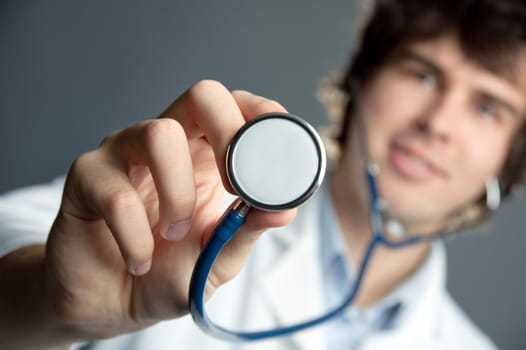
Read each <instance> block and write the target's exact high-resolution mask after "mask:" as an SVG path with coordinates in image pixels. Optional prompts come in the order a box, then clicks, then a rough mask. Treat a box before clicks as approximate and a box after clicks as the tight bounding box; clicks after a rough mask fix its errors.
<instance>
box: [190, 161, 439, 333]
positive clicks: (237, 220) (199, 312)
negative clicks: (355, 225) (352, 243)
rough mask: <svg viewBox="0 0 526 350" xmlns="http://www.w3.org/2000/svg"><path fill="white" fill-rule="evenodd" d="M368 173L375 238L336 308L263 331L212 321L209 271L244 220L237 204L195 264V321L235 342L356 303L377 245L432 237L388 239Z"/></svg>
mask: <svg viewBox="0 0 526 350" xmlns="http://www.w3.org/2000/svg"><path fill="white" fill-rule="evenodd" d="M366 173H367V174H366V177H367V185H368V189H369V196H370V218H371V226H372V229H373V238H372V239H371V241H370V243H369V246H368V247H367V251H366V253H365V256H364V258H363V260H362V262H361V264H360V267H359V269H358V275H357V277H356V281H355V283H354V285H353V287H352V289H351V290H350V291H349V295H348V296H347V297H346V298H345V299H344V300H343V302H342V303H341V304H340V305H339V306H337V307H335V308H334V309H332V310H330V311H328V312H327V313H325V314H323V315H321V316H319V317H316V318H313V319H310V320H307V321H304V322H300V323H297V324H293V325H290V326H285V327H280V328H275V329H269V330H262V331H254V332H236V331H233V330H229V329H226V328H224V327H221V326H219V325H217V324H215V323H214V322H212V321H211V320H210V318H209V317H208V315H207V314H206V312H205V300H204V294H205V287H206V282H207V280H208V275H209V273H210V270H211V269H212V266H213V264H214V261H215V260H216V258H217V256H218V255H219V253H220V252H221V249H222V248H223V247H224V246H225V244H227V243H228V241H229V240H230V239H231V238H232V237H233V236H234V234H235V233H236V232H237V230H238V229H239V227H240V226H241V225H242V224H243V222H244V221H245V215H244V214H245V213H243V212H240V211H239V210H237V209H236V208H235V207H233V208H232V209H230V210H229V211H228V212H227V214H226V215H225V216H224V218H223V219H222V220H221V222H220V223H219V225H218V226H217V227H216V229H215V231H214V233H213V234H212V236H211V238H210V239H209V241H208V242H207V244H206V246H205V248H204V249H203V251H202V252H201V254H200V256H199V258H198V259H197V262H196V265H195V267H194V271H193V274H192V278H191V281H190V290H189V304H190V313H191V315H192V318H193V319H194V322H195V323H196V324H197V325H198V326H199V327H200V328H201V329H203V330H204V331H205V332H206V333H208V334H210V335H213V336H215V337H218V338H221V339H224V340H228V341H235V342H239V341H255V340H262V339H267V338H272V337H278V336H284V335H290V334H292V333H295V332H298V331H301V330H305V329H307V328H310V327H313V326H316V325H319V324H321V323H323V322H326V321H328V320H330V319H332V318H334V317H336V316H338V315H339V314H341V313H342V312H343V311H344V310H345V309H346V308H347V307H348V306H349V305H351V304H352V303H353V301H354V299H355V297H356V295H357V293H358V291H359V289H360V286H361V283H362V280H363V277H364V275H365V271H366V270H367V267H368V264H369V261H370V258H371V256H372V253H373V252H374V249H375V248H376V246H377V245H378V244H381V245H384V246H387V247H389V248H394V249H396V248H402V247H405V246H409V245H413V244H416V243H418V242H421V241H422V240H426V239H429V238H427V237H425V236H422V235H415V236H411V237H409V238H405V239H403V240H400V241H396V242H394V241H391V240H389V239H388V238H387V237H386V236H385V234H384V232H383V220H382V204H381V199H380V195H379V193H378V188H377V184H376V171H375V169H374V166H373V165H372V164H369V165H368V166H367V167H366Z"/></svg>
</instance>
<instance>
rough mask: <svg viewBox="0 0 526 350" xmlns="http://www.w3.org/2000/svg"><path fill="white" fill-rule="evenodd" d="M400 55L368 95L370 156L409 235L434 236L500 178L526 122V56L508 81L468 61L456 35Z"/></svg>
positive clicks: (420, 44) (365, 106) (364, 112)
mask: <svg viewBox="0 0 526 350" xmlns="http://www.w3.org/2000/svg"><path fill="white" fill-rule="evenodd" d="M395 56H396V57H395V58H393V60H390V61H389V63H387V64H386V65H385V66H384V67H383V68H381V69H380V70H379V72H377V74H376V75H375V76H374V77H373V79H372V80H371V81H369V82H368V84H367V85H366V87H365V90H364V91H363V92H362V97H363V98H362V105H361V107H362V116H363V117H364V120H365V126H366V130H367V134H368V135H367V140H368V147H369V150H368V151H369V154H370V156H371V158H372V159H373V160H374V161H375V162H376V163H377V164H378V165H379V168H380V176H379V186H380V191H381V193H382V195H383V197H384V198H385V199H386V200H387V203H388V205H389V209H390V212H391V213H392V214H393V215H394V216H395V217H396V218H398V219H399V220H400V221H401V222H402V223H403V224H405V225H406V226H407V227H408V228H409V229H411V230H417V231H420V232H425V231H434V230H437V229H440V228H441V227H442V225H443V223H444V221H445V220H446V218H447V217H448V216H449V215H451V213H452V212H454V211H457V210H460V209H462V208H466V207H468V206H470V205H472V204H473V203H474V202H475V201H476V200H477V199H478V198H480V195H481V194H482V193H483V191H484V188H485V187H484V186H485V185H484V184H485V181H486V180H487V179H489V178H491V177H495V176H498V175H499V172H500V170H501V168H502V166H503V164H504V162H505V160H506V156H507V153H508V151H509V148H510V144H511V141H512V139H513V138H514V136H515V134H516V132H517V130H518V129H519V128H520V126H521V125H522V123H523V122H524V115H525V113H526V94H525V91H526V60H525V59H524V58H526V55H525V54H524V53H522V56H521V57H520V58H519V59H517V60H516V67H514V68H515V69H514V70H513V73H511V74H509V75H508V76H505V75H497V74H495V73H492V72H490V71H489V70H487V69H485V68H483V67H482V66H480V65H478V64H477V63H475V62H474V61H471V60H469V59H468V58H467V57H465V56H464V54H463V52H462V51H461V49H460V47H459V46H458V42H457V40H456V38H455V37H453V36H448V37H443V38H439V39H434V40H430V41H425V42H418V43H414V44H411V45H408V46H407V47H405V48H404V49H402V50H400V52H399V53H398V54H397V55H395ZM354 136H355V135H353V136H352V137H354ZM350 152H351V153H353V154H354V156H351V159H355V160H356V159H358V155H357V154H356V147H353V150H350ZM353 162H355V161H353Z"/></svg>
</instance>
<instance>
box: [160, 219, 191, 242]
mask: <svg viewBox="0 0 526 350" xmlns="http://www.w3.org/2000/svg"><path fill="white" fill-rule="evenodd" d="M189 228H190V222H189V221H187V220H185V221H181V222H178V223H176V224H170V226H168V230H167V231H166V234H165V237H166V238H168V239H174V240H178V239H181V238H183V237H184V236H185V235H186V233H187V232H188V229H189Z"/></svg>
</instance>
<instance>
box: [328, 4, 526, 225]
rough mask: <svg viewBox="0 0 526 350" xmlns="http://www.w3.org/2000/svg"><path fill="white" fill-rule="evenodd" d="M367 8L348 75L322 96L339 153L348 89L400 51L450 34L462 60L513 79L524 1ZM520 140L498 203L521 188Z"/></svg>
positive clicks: (349, 110) (523, 160)
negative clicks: (333, 119)
mask: <svg viewBox="0 0 526 350" xmlns="http://www.w3.org/2000/svg"><path fill="white" fill-rule="evenodd" d="M371 5H372V7H371V13H370V16H369V17H368V20H367V22H366V23H365V26H364V27H363V29H362V32H361V37H360V38H358V45H357V50H356V52H355V55H354V57H353V58H352V60H351V62H350V65H349V67H348V69H347V70H346V72H345V73H344V75H343V76H342V77H340V78H339V79H337V81H336V82H335V83H333V84H331V86H332V87H333V88H336V89H332V90H330V92H329V93H327V92H328V91H329V90H327V89H323V88H322V90H321V91H322V99H324V100H325V102H328V103H326V104H328V107H329V109H330V110H332V111H333V112H334V110H335V109H336V110H338V111H339V113H337V114H340V116H341V117H340V121H339V124H338V128H337V129H336V132H335V133H334V132H333V140H334V141H336V145H337V148H338V149H342V148H343V146H344V145H345V144H346V142H347V135H349V132H348V130H347V129H348V128H350V127H352V125H353V116H354V114H355V113H354V111H355V101H354V100H353V99H352V98H350V96H351V95H352V91H351V90H352V86H353V84H354V85H357V86H364V85H366V84H367V82H368V81H369V80H370V78H371V77H372V76H373V75H374V74H375V73H376V72H377V71H378V70H379V68H381V67H382V66H383V65H384V64H385V63H386V62H387V60H389V59H390V57H391V55H392V54H393V53H394V51H395V50H396V49H397V48H399V47H400V46H402V45H407V44H409V43H413V42H416V41H421V40H429V39H434V38H439V37H442V36H446V35H451V34H453V35H455V37H456V38H458V41H459V43H460V46H461V48H462V50H463V52H464V54H465V55H466V56H467V57H469V58H470V59H472V60H473V61H475V62H477V63H478V64H480V65H481V66H483V67H485V68H486V69H489V70H490V71H492V72H495V73H497V74H499V75H509V74H513V72H511V71H510V69H512V68H513V67H516V63H517V57H518V54H519V51H520V50H522V49H523V48H524V47H526V46H525V45H526V1H525V0H373V1H372V4H371ZM342 97H343V98H342ZM327 100H328V101H327ZM329 112H330V111H329ZM333 114H334V113H333ZM524 135H526V125H523V126H522V130H520V131H519V132H518V133H517V136H516V137H515V139H514V141H513V144H512V146H511V149H510V153H509V155H508V158H507V160H506V162H505V165H504V167H503V169H502V172H501V174H500V176H499V184H500V187H501V193H502V197H503V198H505V197H508V196H509V195H510V193H512V191H513V190H514V189H516V188H517V187H518V186H519V185H521V186H522V185H523V183H524V178H525V176H524V175H525V170H526V138H525V137H524ZM329 148H330V146H329ZM484 200H485V197H484V196H483V197H482V198H481V200H480V202H479V204H480V205H479V206H478V210H477V213H476V214H471V215H470V217H471V219H468V220H467V221H470V222H471V224H473V223H475V222H480V221H481V220H480V219H482V218H484V217H485V216H487V215H485V214H488V212H487V209H486V208H485V205H482V204H483V203H484ZM462 221H464V222H463V224H462V226H465V223H466V222H465V221H466V220H465V219H464V220H462Z"/></svg>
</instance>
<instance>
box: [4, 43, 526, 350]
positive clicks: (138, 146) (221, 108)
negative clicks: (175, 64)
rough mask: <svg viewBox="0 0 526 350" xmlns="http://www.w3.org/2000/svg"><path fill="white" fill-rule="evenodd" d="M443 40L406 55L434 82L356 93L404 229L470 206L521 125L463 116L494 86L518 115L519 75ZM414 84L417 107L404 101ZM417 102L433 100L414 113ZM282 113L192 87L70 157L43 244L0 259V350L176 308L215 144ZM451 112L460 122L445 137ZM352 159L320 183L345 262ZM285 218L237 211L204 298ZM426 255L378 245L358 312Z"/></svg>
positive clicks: (210, 217)
mask: <svg viewBox="0 0 526 350" xmlns="http://www.w3.org/2000/svg"><path fill="white" fill-rule="evenodd" d="M451 40H452V39H451V38H450V39H444V40H438V41H431V42H428V43H421V44H419V45H415V46H411V47H410V48H411V50H410V51H416V52H418V53H419V54H422V55H424V54H425V55H426V57H427V58H428V59H432V60H433V62H435V64H436V65H438V66H439V67H441V69H442V70H443V73H444V75H443V77H444V82H443V83H442V82H441V83H440V84H437V85H434V84H429V81H428V75H427V74H422V73H421V72H419V73H417V74H415V72H413V71H412V70H411V69H406V68H407V67H406V64H403V65H400V63H397V64H394V63H393V64H389V65H387V66H386V67H384V68H383V69H382V70H381V71H379V72H378V74H377V75H376V76H375V77H374V78H373V79H372V80H371V81H370V83H369V84H368V85H367V86H366V89H365V91H364V95H363V96H364V101H363V102H364V103H363V106H364V116H365V120H366V122H367V127H368V130H369V133H370V135H368V136H369V137H368V140H369V141H370V144H369V147H370V149H371V155H372V157H373V158H374V160H375V161H377V162H378V164H379V165H380V167H381V169H382V174H381V177H380V187H381V190H382V192H383V193H384V195H385V196H386V198H387V199H388V200H389V201H390V203H391V205H392V206H393V208H396V210H394V211H393V212H394V213H395V214H396V215H397V216H398V217H399V218H400V219H401V220H402V221H403V222H404V224H406V225H408V226H409V227H410V228H411V229H419V228H421V227H423V226H422V224H423V223H428V224H427V225H426V226H425V227H426V228H428V229H429V230H430V229H431V228H432V229H434V228H435V224H437V225H438V224H440V223H441V220H443V218H444V217H445V216H446V215H447V214H448V213H449V212H450V211H451V210H453V209H455V208H457V207H459V206H462V205H466V203H468V202H470V201H472V200H473V199H474V198H475V197H477V196H478V195H479V194H480V192H481V189H482V187H483V183H484V180H485V179H486V178H487V177H488V176H491V175H495V174H497V173H498V171H499V169H500V167H501V166H502V162H503V160H504V155H505V154H506V152H507V150H508V147H509V142H510V140H511V138H512V135H513V133H514V131H515V130H516V129H517V128H518V125H519V124H520V123H521V122H519V121H516V122H515V121H514V122H513V123H512V122H511V121H509V122H508V121H507V118H505V120H506V121H505V122H502V124H501V122H498V123H496V122H494V121H493V118H486V116H479V115H478V114H477V113H474V112H473V113H472V109H471V108H472V107H474V105H473V104H472V103H471V102H469V101H472V100H473V99H472V98H471V97H473V96H472V95H474V92H475V91H478V90H481V89H482V91H484V92H486V93H487V92H492V93H497V92H499V96H504V97H505V98H506V99H509V101H508V102H509V103H513V104H514V105H516V107H517V109H519V110H520V111H521V112H524V111H525V109H526V107H525V106H524V105H523V102H522V100H523V98H524V95H523V93H522V92H521V91H524V84H523V82H521V85H518V86H516V85H513V84H510V83H508V81H507V80H506V79H503V77H500V76H496V75H492V74H489V73H488V72H487V71H486V70H484V69H482V68H480V67H478V66H477V65H476V64H474V63H472V62H470V61H469V60H466V59H465V58H464V57H463V56H462V55H461V53H460V51H459V50H458V48H457V47H456V46H455V45H452V41H451ZM399 62H405V61H404V60H401V61H399ZM523 62H524V61H523ZM401 67H404V69H401ZM411 67H412V65H411ZM408 71H410V72H412V73H408ZM446 78H447V79H446ZM440 81H442V76H441V78H440ZM483 82H484V83H483ZM437 86H440V88H437ZM521 89H522V90H521ZM415 90H416V91H417V92H418V93H419V94H421V96H422V97H423V98H421V99H416V98H415V93H414V92H415ZM494 90H495V91H494ZM429 96H435V97H437V98H434V99H431V98H429ZM438 97H440V98H438ZM468 97H469V98H468ZM428 100H436V101H438V102H436V104H434V105H433V106H434V108H432V109H429V103H427V102H428ZM519 100H520V101H521V102H519ZM400 101H411V103H400ZM422 101H423V102H426V103H425V104H422V103H423V102H422ZM468 102H469V103H468ZM475 105H476V104H475ZM476 110H477V109H476ZM283 111H285V109H284V108H283V107H282V106H281V105H280V104H278V103H277V102H274V101H271V100H268V99H266V98H263V97H260V96H256V95H253V94H251V93H249V92H246V91H235V92H230V91H228V90H227V89H226V88H225V87H224V86H222V85H221V84H220V83H218V82H213V81H202V82H199V83H197V84H195V85H194V86H193V87H191V88H190V89H189V90H188V91H186V92H185V93H184V94H183V95H182V96H181V97H179V98H178V99H177V100H176V101H175V102H174V103H173V104H172V105H171V106H170V107H169V108H168V109H167V110H166V111H165V112H163V113H162V115H161V116H162V117H163V118H161V119H156V120H147V121H143V122H140V123H138V124H135V125H132V126H130V127H129V128H126V129H123V130H120V131H116V132H115V133H113V134H111V135H109V136H108V137H107V138H106V139H105V140H104V141H103V142H102V144H101V146H100V147H99V148H97V149H96V150H94V151H91V152H88V153H86V154H83V155H81V156H80V157H79V158H78V159H77V160H75V162H74V163H73V165H72V167H71V169H70V171H69V173H68V176H67V179H66V185H65V189H64V196H63V201H62V204H61V207H60V210H59V213H58V215H57V218H56V220H55V223H54V225H53V227H52V230H51V233H50V236H49V240H48V242H47V244H46V246H30V247H25V248H22V249H19V250H17V251H15V252H13V253H11V254H9V255H7V256H6V257H5V258H3V259H1V260H0V275H2V276H5V281H7V282H6V283H3V287H2V288H1V289H0V300H10V303H8V305H5V306H6V308H7V310H6V311H5V312H2V313H0V342H2V343H0V347H1V348H9V349H24V348H32V349H37V348H52V347H59V346H65V345H67V344H69V343H71V342H73V341H77V340H82V339H98V338H105V337H111V336H114V335H117V334H121V333H125V332H129V331H133V330H137V329H141V328H145V327H148V326H150V325H152V324H154V323H156V322H158V321H160V320H164V319H168V318H176V317H180V316H182V315H184V314H186V313H187V309H188V300H187V291H188V284H189V279H190V274H191V271H192V268H193V266H194V264H195V261H196V258H197V255H198V253H199V251H200V250H201V248H202V247H203V244H204V242H205V241H206V239H207V237H208V236H209V235H210V232H211V229H212V228H213V226H214V224H215V223H216V221H217V219H218V218H219V217H220V215H221V213H222V211H221V197H222V192H223V190H224V189H225V188H226V189H227V190H231V188H230V185H229V184H228V181H226V177H225V169H224V165H223V164H224V158H225V152H226V148H227V145H228V143H229V141H230V140H231V138H232V136H233V135H234V133H235V132H236V131H237V130H238V129H239V127H241V125H243V124H244V123H245V122H246V121H247V120H249V119H251V118H253V117H254V116H256V115H259V114H262V113H266V112H283ZM425 111H428V113H424V112H425ZM450 111H454V113H451V112H450ZM446 112H447V113H446ZM472 114H473V115H472ZM452 116H455V118H459V120H456V119H455V122H454V125H455V127H454V128H453V127H452V126H451V122H450V118H453V117H452ZM464 118H465V119H464ZM472 118H473V119H475V120H476V121H472ZM487 119H489V120H487ZM499 120H500V119H499ZM472 123H473V125H475V126H479V123H480V127H481V130H482V131H486V132H487V134H485V135H484V138H480V139H479V137H480V134H479V133H480V132H481V130H477V132H475V131H473V130H471V131H470V125H472ZM464 124H465V125H464ZM486 124H489V126H487V125H486ZM352 136H353V138H351V139H353V140H356V137H354V136H355V135H352ZM400 138H401V139H402V140H403V142H404V145H405V142H410V144H411V147H416V148H418V150H419V151H418V152H429V153H431V154H433V156H435V154H436V157H438V159H439V160H440V163H439V164H440V167H441V168H443V169H444V172H446V173H447V175H448V176H446V177H442V176H431V177H429V178H427V179H425V181H423V180H422V179H419V180H418V181H416V180H415V178H414V177H415V173H418V172H421V171H422V170H421V169H420V170H418V169H419V168H418V167H417V164H419V163H417V164H415V163H414V159H407V158H408V157H407V156H405V158H406V159H404V156H403V155H400V152H399V153H398V154H395V155H396V156H397V157H398V158H396V159H398V160H397V161H396V162H394V161H393V151H392V146H391V145H392V140H398V139H400ZM482 140H483V141H482ZM489 141H491V142H489ZM474 145H476V147H474ZM478 147H482V148H483V151H480V150H476V148H478ZM411 149H413V148H411ZM419 154H420V153H419ZM490 156H491V157H490ZM400 157H401V158H400ZM359 158H360V155H359V152H358V151H357V147H356V145H354V146H353V145H352V144H349V147H347V148H346V149H345V150H344V153H343V158H342V163H341V164H340V166H339V167H338V168H337V169H336V171H335V172H334V174H333V181H332V185H333V187H332V192H333V200H334V203H335V208H336V211H337V215H338V217H339V220H340V224H341V227H342V231H343V232H344V234H345V241H346V244H347V248H348V250H349V251H350V252H351V257H352V259H353V264H354V266H356V264H355V263H356V261H359V259H360V257H361V254H363V248H364V244H365V242H366V241H367V240H368V239H369V237H370V232H369V228H368V223H367V222H366V219H365V218H366V216H365V214H366V209H365V208H366V205H365V203H366V200H365V193H364V191H363V182H361V180H360V176H361V175H360V174H361V173H360V170H359V169H360V166H359V165H360V159H359ZM482 160H484V162H483V161H482ZM400 162H405V165H404V166H402V165H400ZM411 162H413V163H411ZM411 169H412V170H411ZM415 169H416V170H415ZM411 174H412V175H411ZM464 187H465V188H464ZM459 189H461V190H460V191H459ZM433 196H442V197H440V198H441V199H442V200H441V201H437V202H440V203H437V204H436V205H435V204H433V205H430V206H429V205H427V204H429V201H428V200H427V201H425V203H426V205H427V206H423V205H422V206H415V205H414V202H413V203H412V204H411V205H410V203H411V202H410V201H409V199H411V200H415V201H418V200H419V197H424V198H433ZM405 197H407V198H408V200H407V201H405ZM417 203H418V202H417ZM415 208H417V211H415ZM351 209H352V210H351ZM294 215H295V211H294V210H291V211H286V212H281V213H266V212H262V211H256V210H254V211H252V212H251V214H250V215H249V217H248V220H247V222H246V224H245V225H244V226H243V228H242V232H241V234H238V235H236V236H235V238H234V239H233V240H232V241H231V242H230V243H229V245H228V246H227V247H226V248H225V250H224V251H223V252H222V254H221V257H220V259H219V260H218V261H217V263H216V265H215V267H214V270H213V271H212V274H211V276H210V279H209V281H208V282H209V283H208V287H207V295H208V296H210V295H212V294H213V292H214V290H215V289H216V288H217V287H218V286H220V285H221V284H222V283H224V282H226V281H227V280H228V279H230V278H232V277H233V276H234V275H235V274H236V273H237V272H238V271H239V269H240V268H241V266H242V264H243V262H244V261H245V259H246V257H247V254H248V253H249V251H250V249H251V247H252V245H253V243H254V242H255V241H256V239H257V238H258V237H259V234H260V233H261V232H262V231H263V230H264V229H266V228H269V227H276V226H281V225H285V224H287V223H289V222H290V221H291V220H292V219H293V218H294ZM426 231H428V230H426ZM427 248H428V247H427V246H425V245H421V246H416V247H412V248H408V249H407V250H404V251H386V250H383V249H380V250H379V251H378V252H377V253H376V254H375V255H374V257H373V261H372V265H371V270H370V271H369V272H370V273H369V274H368V275H367V277H366V279H365V281H364V288H363V290H362V293H361V294H360V296H359V299H358V305H359V306H366V305H369V304H370V303H373V302H374V301H376V300H378V298H380V297H382V296H383V295H385V294H386V293H387V292H388V291H390V290H392V288H394V287H395V286H396V285H398V284H399V283H400V282H401V281H403V280H404V279H405V278H406V277H407V276H408V275H409V274H410V273H411V272H412V271H414V270H415V269H416V267H418V265H419V264H420V263H421V261H422V259H423V258H424V257H425V255H426V253H427ZM29 315H30V316H29Z"/></svg>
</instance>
